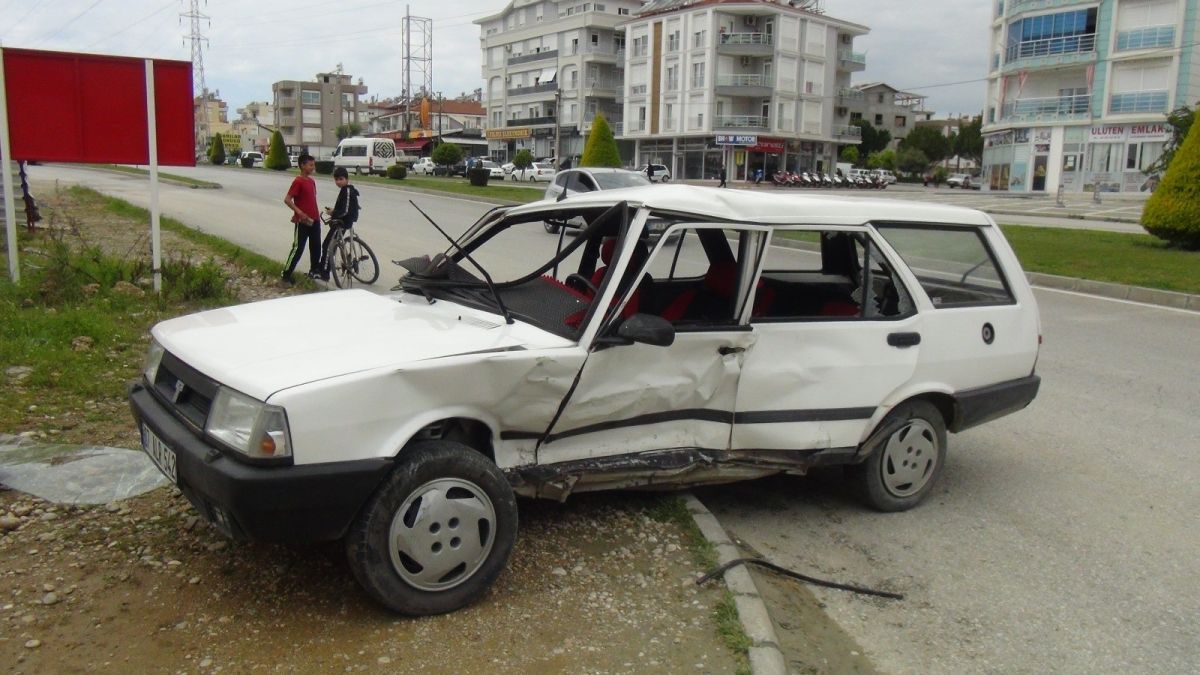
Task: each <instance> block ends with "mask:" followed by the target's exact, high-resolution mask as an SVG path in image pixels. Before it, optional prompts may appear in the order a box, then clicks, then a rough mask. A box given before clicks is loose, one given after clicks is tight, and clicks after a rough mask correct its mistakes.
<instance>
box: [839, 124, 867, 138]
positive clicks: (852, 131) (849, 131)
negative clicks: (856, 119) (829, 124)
mask: <svg viewBox="0 0 1200 675" xmlns="http://www.w3.org/2000/svg"><path fill="white" fill-rule="evenodd" d="M833 137H834V138H848V139H853V140H856V141H857V140H862V127H860V126H858V125H857V124H847V125H843V126H836V127H834V128H833Z"/></svg>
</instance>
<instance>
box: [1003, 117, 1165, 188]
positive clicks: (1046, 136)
mask: <svg viewBox="0 0 1200 675" xmlns="http://www.w3.org/2000/svg"><path fill="white" fill-rule="evenodd" d="M1169 137H1170V130H1169V127H1167V125H1166V124H1165V123H1162V122H1154V123H1145V124H1125V125H1122V124H1098V125H1090V126H1077V127H1045V128H1032V129H1029V128H1027V129H1011V130H1008V131H1002V132H999V133H994V134H988V135H986V136H985V137H984V150H983V184H984V186H986V188H987V189H989V190H997V191H1012V192H1034V193H1036V192H1048V193H1053V192H1056V191H1057V190H1058V189H1059V187H1060V186H1061V187H1062V189H1063V191H1064V192H1093V191H1099V192H1122V193H1138V192H1147V191H1151V190H1153V188H1154V186H1155V185H1157V182H1158V177H1157V176H1152V175H1149V174H1147V173H1146V171H1147V169H1149V167H1150V166H1151V165H1153V164H1154V163H1155V162H1156V161H1158V158H1159V157H1161V156H1162V153H1163V147H1164V146H1165V145H1166V142H1167V139H1168V138H1169Z"/></svg>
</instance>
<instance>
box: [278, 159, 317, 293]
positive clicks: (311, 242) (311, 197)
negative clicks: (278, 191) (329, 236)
mask: <svg viewBox="0 0 1200 675" xmlns="http://www.w3.org/2000/svg"><path fill="white" fill-rule="evenodd" d="M296 165H297V166H299V167H300V175H299V176H296V178H295V180H293V181H292V186H291V187H289V188H288V191H287V194H286V195H284V197H283V203H284V204H286V205H287V207H288V208H289V209H291V210H292V223H293V224H294V225H295V234H294V235H293V237H292V250H291V252H289V253H288V257H287V263H285V264H284V267H283V275H282V276H283V281H284V283H288V284H291V283H295V281H296V280H295V278H294V277H293V276H292V273H293V272H295V271H296V264H297V263H299V262H300V256H301V255H303V253H304V246H305V245H306V244H307V245H308V271H309V274H313V273H315V272H319V270H320V269H321V268H320V262H321V219H320V212H319V211H318V210H317V182H316V181H315V180H313V179H312V172H313V170H314V169H316V168H317V162H316V160H315V159H313V156H312V155H310V154H307V153H305V154H303V155H300V158H299V160H298V161H297V162H296Z"/></svg>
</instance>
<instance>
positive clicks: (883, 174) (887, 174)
mask: <svg viewBox="0 0 1200 675" xmlns="http://www.w3.org/2000/svg"><path fill="white" fill-rule="evenodd" d="M871 175H873V176H875V177H876V178H878V179H879V180H882V181H883V182H885V183H887V184H888V185H895V184H896V174H894V173H892V172H891V171H888V170H887V169H871Z"/></svg>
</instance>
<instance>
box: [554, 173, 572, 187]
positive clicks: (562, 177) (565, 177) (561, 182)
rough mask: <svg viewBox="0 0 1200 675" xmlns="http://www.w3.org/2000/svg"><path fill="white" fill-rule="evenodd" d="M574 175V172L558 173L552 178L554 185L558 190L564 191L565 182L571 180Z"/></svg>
mask: <svg viewBox="0 0 1200 675" xmlns="http://www.w3.org/2000/svg"><path fill="white" fill-rule="evenodd" d="M574 174H575V172H574V171H564V172H563V173H560V174H558V175H557V176H555V177H554V184H555V185H557V186H558V187H560V188H563V189H566V187H567V182H568V181H569V180H570V179H571V176H573V175H574Z"/></svg>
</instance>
